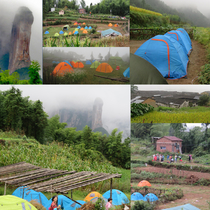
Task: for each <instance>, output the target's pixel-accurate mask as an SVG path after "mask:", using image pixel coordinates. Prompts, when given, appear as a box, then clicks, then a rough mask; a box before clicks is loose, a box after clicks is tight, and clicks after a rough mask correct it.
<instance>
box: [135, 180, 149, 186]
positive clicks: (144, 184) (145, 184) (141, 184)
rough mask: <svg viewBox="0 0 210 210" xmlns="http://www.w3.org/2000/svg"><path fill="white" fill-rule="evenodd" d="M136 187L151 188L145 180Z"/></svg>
mask: <svg viewBox="0 0 210 210" xmlns="http://www.w3.org/2000/svg"><path fill="white" fill-rule="evenodd" d="M138 186H139V187H145V186H147V187H151V186H152V185H151V184H150V183H149V182H148V181H147V180H142V181H140V182H139V183H138Z"/></svg>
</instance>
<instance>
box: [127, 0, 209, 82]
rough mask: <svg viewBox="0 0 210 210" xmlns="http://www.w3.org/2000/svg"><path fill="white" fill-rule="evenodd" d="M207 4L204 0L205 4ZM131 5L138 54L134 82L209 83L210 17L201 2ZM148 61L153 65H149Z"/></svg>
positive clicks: (133, 43)
mask: <svg viewBox="0 0 210 210" xmlns="http://www.w3.org/2000/svg"><path fill="white" fill-rule="evenodd" d="M204 4H205V2H203V1H200V6H201V7H202V6H204ZM131 5H132V6H130V17H131V29H130V39H131V40H130V52H131V53H132V54H134V55H136V58H135V60H133V61H132V62H131V79H130V81H131V84H167V83H168V84H209V83H210V80H209V75H210V63H209V62H210V59H209V52H210V41H209V37H210V28H209V27H210V19H209V18H207V17H206V13H205V14H204V11H200V10H199V9H198V5H197V6H195V8H193V5H188V6H189V7H188V6H187V7H185V6H184V3H183V2H181V1H180V2H179V4H177V2H176V1H175V0H172V1H169V2H167V1H165V0H146V1H137V0H131ZM175 5H176V6H175ZM208 13H209V12H208ZM131 59H132V57H131ZM145 62H148V63H149V64H150V65H147V67H146V66H145V65H144V63H145ZM148 68H149V71H148ZM158 73H160V75H159V79H156V77H155V76H154V75H155V74H158Z"/></svg>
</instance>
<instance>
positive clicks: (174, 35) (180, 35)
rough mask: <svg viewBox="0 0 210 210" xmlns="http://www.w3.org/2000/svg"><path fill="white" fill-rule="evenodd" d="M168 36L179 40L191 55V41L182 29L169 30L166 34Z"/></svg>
mask: <svg viewBox="0 0 210 210" xmlns="http://www.w3.org/2000/svg"><path fill="white" fill-rule="evenodd" d="M165 35H166V36H170V37H171V38H173V39H175V40H177V41H178V42H179V43H180V44H181V45H182V47H183V49H184V50H185V53H186V54H187V55H190V52H191V51H192V46H191V43H190V42H189V40H188V38H187V36H186V35H185V34H183V32H181V31H169V32H167V33H166V34H165Z"/></svg>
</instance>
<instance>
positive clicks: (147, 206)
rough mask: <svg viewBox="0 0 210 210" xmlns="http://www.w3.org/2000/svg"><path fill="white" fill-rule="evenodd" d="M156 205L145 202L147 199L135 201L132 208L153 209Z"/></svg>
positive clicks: (138, 209) (140, 209) (133, 209)
mask: <svg viewBox="0 0 210 210" xmlns="http://www.w3.org/2000/svg"><path fill="white" fill-rule="evenodd" d="M154 207H155V205H154V204H151V203H148V202H145V201H135V203H134V205H133V206H132V208H131V210H153V209H154Z"/></svg>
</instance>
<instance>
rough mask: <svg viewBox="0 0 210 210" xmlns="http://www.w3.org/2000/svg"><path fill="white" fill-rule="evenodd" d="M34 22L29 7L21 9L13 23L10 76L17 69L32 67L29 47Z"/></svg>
mask: <svg viewBox="0 0 210 210" xmlns="http://www.w3.org/2000/svg"><path fill="white" fill-rule="evenodd" d="M33 21H34V17H33V14H32V12H31V11H30V10H29V9H28V8H27V7H20V8H19V10H18V12H17V14H16V15H15V18H14V21H13V26H12V33H11V39H10V46H11V47H10V52H9V70H10V74H11V73H13V72H14V71H15V70H17V69H21V68H24V67H29V66H30V65H31V60H30V55H29V45H30V38H31V25H32V23H33Z"/></svg>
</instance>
